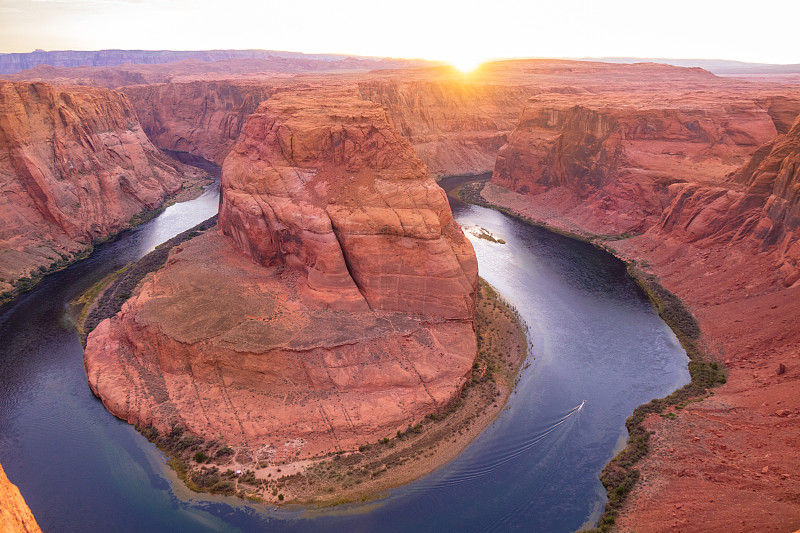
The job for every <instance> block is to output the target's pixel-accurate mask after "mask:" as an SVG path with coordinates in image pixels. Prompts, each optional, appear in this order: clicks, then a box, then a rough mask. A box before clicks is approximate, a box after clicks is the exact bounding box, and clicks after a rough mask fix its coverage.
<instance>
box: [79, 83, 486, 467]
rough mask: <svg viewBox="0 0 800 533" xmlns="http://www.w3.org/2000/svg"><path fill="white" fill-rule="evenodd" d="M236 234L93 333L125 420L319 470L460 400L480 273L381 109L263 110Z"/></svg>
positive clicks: (228, 231) (100, 372)
mask: <svg viewBox="0 0 800 533" xmlns="http://www.w3.org/2000/svg"><path fill="white" fill-rule="evenodd" d="M219 220H220V222H219V228H220V231H219V232H214V231H211V232H209V233H206V234H204V235H201V236H200V237H197V238H195V239H193V240H191V241H189V242H187V243H185V244H182V245H180V246H179V247H178V248H176V249H175V250H174V251H173V252H172V254H171V256H170V259H169V260H168V262H167V264H166V266H165V267H164V268H162V269H160V270H159V271H157V272H155V273H153V274H151V275H149V276H148V277H147V278H145V280H144V281H143V283H142V285H141V286H140V288H139V289H138V290H137V291H136V293H135V294H134V295H133V296H132V297H131V299H130V300H129V301H128V302H127V303H126V304H125V306H124V307H123V309H122V311H121V312H120V313H119V314H118V315H117V316H115V317H113V318H111V319H108V320H105V321H104V322H102V323H101V324H100V325H99V326H98V328H97V329H96V330H95V331H93V332H92V333H91V334H90V335H89V338H88V342H87V347H86V359H85V361H86V369H87V377H88V381H89V384H90V386H91V387H92V390H93V391H94V392H95V393H96V394H97V395H98V396H100V398H101V399H102V400H103V402H104V403H105V405H106V406H107V407H108V409H109V410H110V411H111V412H112V413H114V414H115V415H117V416H119V417H121V418H123V419H125V420H127V421H129V422H131V423H137V424H153V425H155V426H156V427H158V428H161V429H165V428H168V427H169V426H170V425H171V424H173V423H180V424H183V425H185V426H186V427H187V428H188V429H189V431H191V432H192V433H195V434H197V435H201V436H203V437H204V438H207V439H217V440H220V441H222V442H226V443H229V444H233V445H244V446H248V447H250V448H251V449H252V450H254V452H255V451H257V450H262V451H263V450H270V449H276V450H277V451H278V452H281V450H284V448H286V446H287V443H293V444H291V446H290V447H291V450H292V456H293V457H294V454H295V453H296V452H295V448H294V446H297V447H299V448H298V450H299V454H298V455H297V456H298V457H308V456H312V455H315V454H319V453H325V452H327V451H333V450H338V449H353V448H355V447H357V446H359V445H360V444H363V443H366V442H370V441H374V440H376V439H378V438H382V437H385V436H391V435H392V434H394V433H395V432H396V431H397V430H398V429H403V428H406V427H407V426H408V425H409V424H410V423H413V422H415V421H418V420H420V419H421V418H422V417H424V416H425V415H426V414H428V413H431V412H435V411H437V410H439V409H441V408H442V407H443V406H445V405H447V404H448V403H449V402H450V401H452V400H453V399H454V398H455V397H456V395H457V394H458V393H459V391H460V389H461V387H462V386H463V385H464V383H465V382H466V380H467V379H468V377H469V376H470V372H471V367H472V364H473V361H474V359H475V355H476V339H475V333H474V329H473V324H474V312H475V303H474V300H475V294H476V286H477V261H476V258H475V255H474V252H473V250H472V247H471V245H470V244H469V241H468V240H467V239H466V238H465V237H464V235H463V233H462V232H461V229H460V227H459V226H458V225H457V224H456V223H455V221H454V220H453V217H452V213H451V212H450V208H449V205H448V203H447V200H446V197H445V195H444V192H443V191H442V190H441V189H440V188H439V187H438V186H437V185H436V183H435V182H434V181H433V180H432V179H431V178H430V177H429V176H428V174H427V172H426V169H425V166H424V165H423V164H422V163H421V162H420V160H419V159H418V158H417V157H416V155H415V154H414V152H413V150H412V149H411V146H410V145H409V143H408V142H407V141H406V140H404V139H403V138H402V137H401V136H400V135H399V134H398V133H397V132H396V131H395V130H394V128H393V127H392V124H391V121H390V120H389V118H388V116H387V113H386V111H385V109H384V108H383V107H382V106H379V105H377V104H374V103H371V102H365V101H363V100H360V99H358V98H357V97H354V96H353V95H352V94H351V93H342V94H333V95H331V94H324V95H321V94H319V93H316V92H309V93H298V94H290V93H284V94H279V95H276V96H274V97H273V98H271V99H270V100H268V101H267V102H265V103H264V104H262V105H261V106H260V107H259V109H258V111H257V112H256V113H255V114H253V115H252V116H251V117H250V118H249V119H248V121H247V124H246V126H245V128H244V131H243V134H242V137H241V139H240V142H239V143H238V144H237V146H236V147H235V148H234V149H233V151H232V152H231V154H230V155H229V156H228V157H227V159H226V160H225V164H224V167H223V182H222V197H221V201H220V219H219ZM281 453H282V452H281Z"/></svg>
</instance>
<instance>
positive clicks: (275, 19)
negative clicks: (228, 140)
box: [0, 0, 800, 63]
mask: <svg viewBox="0 0 800 533" xmlns="http://www.w3.org/2000/svg"><path fill="white" fill-rule="evenodd" d="M798 20H800V0H760V1H758V2H756V1H753V0H746V1H742V0H670V1H664V0H661V1H657V2H655V1H648V0H615V1H603V0H547V1H539V0H527V1H516V0H483V1H481V2H477V1H473V0H457V1H450V0H447V1H439V0H403V1H394V2H389V1H385V0H384V1H381V0H369V1H367V0H283V1H272V0H262V1H246V0H0V52H29V51H32V50H33V49H35V48H43V49H46V50H64V49H82V50H97V49H101V48H123V49H126V48H128V49H130V48H137V49H139V48H141V49H172V50H199V49H213V48H262V49H275V50H291V51H297V52H332V53H350V54H361V55H375V56H394V57H422V58H426V59H443V60H450V61H461V62H465V61H467V62H468V61H470V60H471V61H477V60H480V59H487V58H493V57H584V56H593V57H602V56H636V57H669V58H715V59H739V60H743V61H758V62H771V63H800V38H798V34H797V31H796V24H797V21H798Z"/></svg>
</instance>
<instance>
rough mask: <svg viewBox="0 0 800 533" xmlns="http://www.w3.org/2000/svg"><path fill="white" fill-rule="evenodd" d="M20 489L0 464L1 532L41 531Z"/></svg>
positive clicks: (22, 532) (39, 532)
mask: <svg viewBox="0 0 800 533" xmlns="http://www.w3.org/2000/svg"><path fill="white" fill-rule="evenodd" d="M41 531H42V530H41V528H40V527H39V524H37V523H36V519H35V518H34V517H33V513H31V510H30V509H28V505H27V504H26V503H25V500H24V499H23V498H22V494H20V493H19V489H18V488H17V487H16V486H15V485H14V484H13V483H11V482H10V481H9V480H8V478H7V477H6V473H5V471H4V470H3V467H2V466H0V533H41Z"/></svg>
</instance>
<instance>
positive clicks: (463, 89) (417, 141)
mask: <svg viewBox="0 0 800 533" xmlns="http://www.w3.org/2000/svg"><path fill="white" fill-rule="evenodd" d="M358 91H359V94H360V95H361V97H362V98H364V99H365V100H370V101H372V102H377V103H379V104H381V105H384V106H386V108H387V109H388V110H389V114H390V115H391V117H392V120H393V122H394V124H395V126H396V127H397V129H398V131H400V133H401V134H402V135H403V136H404V137H405V138H406V139H408V140H409V142H411V145H412V146H413V147H414V151H415V152H416V153H417V155H418V156H419V158H420V159H422V161H424V162H425V164H427V165H428V171H429V172H431V174H433V175H435V176H444V175H456V174H480V173H484V172H490V171H491V170H492V168H493V166H494V160H495V156H496V154H497V150H498V149H500V147H501V146H503V145H504V144H505V143H506V136H507V134H508V133H509V132H510V131H511V130H512V129H513V127H514V125H515V124H516V121H517V118H518V117H519V114H520V112H521V111H522V109H523V108H524V106H525V101H526V100H527V98H528V97H529V96H531V95H532V94H534V92H536V89H534V88H533V87H532V86H530V85H515V84H502V83H491V82H481V83H478V82H464V81H459V80H449V81H422V80H420V81H400V80H374V81H364V82H360V83H359V84H358Z"/></svg>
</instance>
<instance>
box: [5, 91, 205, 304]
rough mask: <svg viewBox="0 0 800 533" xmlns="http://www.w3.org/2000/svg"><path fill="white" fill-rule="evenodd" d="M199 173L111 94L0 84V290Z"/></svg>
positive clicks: (78, 248) (124, 100)
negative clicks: (162, 147) (157, 141)
mask: <svg viewBox="0 0 800 533" xmlns="http://www.w3.org/2000/svg"><path fill="white" fill-rule="evenodd" d="M195 174H196V173H194V172H190V171H189V170H188V169H187V167H184V166H183V165H180V164H179V163H176V162H174V161H172V160H171V159H169V158H168V157H166V156H164V155H163V154H162V153H161V152H160V151H159V150H158V149H157V148H156V147H155V146H153V145H152V144H151V143H150V141H149V140H148V139H147V137H146V136H145V134H144V132H143V131H142V128H141V127H140V126H139V122H138V121H137V119H136V113H135V112H134V110H133V108H132V107H131V105H130V103H129V102H128V100H127V98H126V97H125V96H124V95H122V94H120V93H117V92H114V91H109V90H107V89H97V88H88V87H54V86H51V85H47V84H44V83H11V82H6V81H0V292H3V291H5V290H7V289H9V288H11V284H12V282H13V281H14V280H16V279H18V278H21V277H25V276H30V275H31V274H32V273H36V272H38V270H39V268H40V267H41V268H43V269H46V268H48V267H49V266H50V265H51V263H54V262H58V261H61V260H62V259H65V258H66V259H68V258H70V257H73V256H74V254H76V253H77V252H79V251H82V250H84V249H85V248H87V247H88V246H90V245H91V243H92V242H93V241H94V240H96V239H99V238H102V237H106V236H108V235H110V234H113V233H116V232H117V231H119V230H121V229H123V228H124V227H126V225H127V224H128V221H129V220H130V218H131V217H132V216H133V215H135V214H136V213H139V212H140V211H142V210H143V209H150V208H154V207H157V206H159V205H161V203H162V202H163V200H164V198H165V197H166V196H167V195H169V194H172V193H175V192H177V191H179V190H180V189H181V188H182V187H183V185H184V183H186V182H187V181H192V180H195V179H196V175H195Z"/></svg>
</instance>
